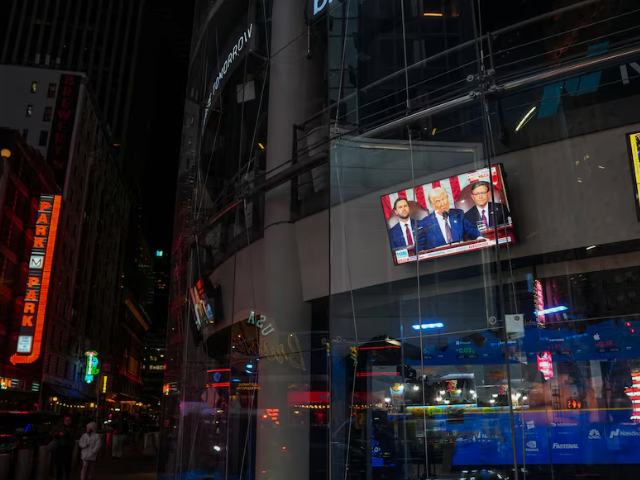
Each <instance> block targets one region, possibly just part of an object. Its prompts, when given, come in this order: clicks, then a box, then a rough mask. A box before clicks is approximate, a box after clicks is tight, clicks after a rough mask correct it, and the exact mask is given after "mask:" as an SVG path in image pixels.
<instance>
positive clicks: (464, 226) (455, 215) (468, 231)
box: [418, 208, 481, 251]
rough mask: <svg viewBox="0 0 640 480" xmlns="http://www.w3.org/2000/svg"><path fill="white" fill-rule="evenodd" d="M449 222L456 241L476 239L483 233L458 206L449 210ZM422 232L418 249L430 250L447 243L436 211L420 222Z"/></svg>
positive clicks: (419, 227) (419, 226)
mask: <svg viewBox="0 0 640 480" xmlns="http://www.w3.org/2000/svg"><path fill="white" fill-rule="evenodd" d="M449 224H450V225H451V236H452V237H453V241H454V242H460V241H463V240H475V239H476V238H478V237H480V236H481V234H480V232H479V231H478V228H477V227H476V225H475V224H473V223H471V222H469V220H467V219H466V218H465V216H464V212H463V211H462V210H459V209H457V208H452V209H451V210H449ZM418 229H419V232H420V236H419V241H418V251H422V250H430V249H432V248H437V247H441V246H443V245H446V244H447V241H446V240H445V238H444V236H443V235H442V230H440V225H439V224H438V219H437V218H436V214H435V212H432V213H431V214H430V215H429V216H427V217H425V218H424V219H422V220H421V221H420V222H418Z"/></svg>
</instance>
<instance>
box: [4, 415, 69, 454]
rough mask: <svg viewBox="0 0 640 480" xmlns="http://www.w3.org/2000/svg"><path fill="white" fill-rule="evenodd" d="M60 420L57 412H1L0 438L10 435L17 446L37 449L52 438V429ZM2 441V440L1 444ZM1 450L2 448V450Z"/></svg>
mask: <svg viewBox="0 0 640 480" xmlns="http://www.w3.org/2000/svg"><path fill="white" fill-rule="evenodd" d="M59 421H60V416H59V415H58V414H55V413H40V412H6V413H0V438H2V439H4V438H9V437H5V435H8V436H10V437H11V438H12V439H13V440H14V442H15V443H16V444H17V448H29V449H34V450H35V449H37V448H38V447H39V446H40V445H46V444H47V443H49V441H50V440H51V429H52V428H53V427H54V425H56V424H57V423H58V422H59ZM1 444H2V441H1V440H0V445H1ZM0 451H1V450H0Z"/></svg>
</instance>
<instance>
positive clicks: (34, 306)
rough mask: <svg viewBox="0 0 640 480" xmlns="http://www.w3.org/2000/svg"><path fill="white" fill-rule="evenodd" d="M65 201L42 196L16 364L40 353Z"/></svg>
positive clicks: (55, 196)
mask: <svg viewBox="0 0 640 480" xmlns="http://www.w3.org/2000/svg"><path fill="white" fill-rule="evenodd" d="M61 203H62V197H61V196H60V195H41V196H40V203H39V207H38V217H37V220H36V225H35V232H34V236H33V247H32V248H31V256H30V257H29V271H28V275H27V290H26V292H25V295H24V306H23V309H22V323H21V326H20V335H19V336H18V345H17V347H16V353H15V354H14V355H13V356H12V357H11V363H13V364H14V365H16V364H18V363H33V362H35V361H36V360H37V359H38V357H40V349H41V347H42V335H43V333H44V320H45V314H46V311H47V297H48V295H49V282H50V280H51V264H52V262H53V252H54V249H55V246H56V236H57V233H58V218H59V216H60V204H61Z"/></svg>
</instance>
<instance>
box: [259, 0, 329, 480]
mask: <svg viewBox="0 0 640 480" xmlns="http://www.w3.org/2000/svg"><path fill="white" fill-rule="evenodd" d="M305 4H306V2H304V1H300V0H274V1H273V11H272V23H271V29H270V34H271V45H270V48H271V63H270V67H269V75H270V77H269V118H268V132H267V171H270V170H273V169H274V168H277V167H279V166H282V165H284V164H286V163H287V162H288V161H289V160H291V153H292V145H293V143H292V142H293V125H294V124H300V123H302V122H303V121H304V120H305V119H306V118H308V117H309V116H310V115H311V114H312V113H315V112H317V111H318V110H319V109H320V107H321V106H322V98H323V97H322V96H323V92H322V90H321V88H322V85H323V84H322V83H321V82H322V70H320V72H318V67H317V65H318V64H319V65H320V66H321V67H322V63H321V62H323V57H322V54H321V52H318V53H317V55H316V57H315V58H313V59H311V60H309V59H307V58H305V53H306V51H307V26H306V24H305V23H304V18H305V11H304V10H305ZM297 37H298V38H297ZM295 38H297V40H294V39H295ZM290 197H291V184H290V183H287V184H285V185H283V186H281V187H279V188H277V189H275V190H272V191H270V192H268V193H267V195H266V199H265V200H266V204H265V232H264V240H263V241H264V255H263V262H264V272H265V277H264V278H265V285H264V291H265V299H266V300H265V303H266V305H265V311H264V312H261V313H264V315H265V316H266V317H267V318H266V320H265V321H264V324H263V327H264V326H267V327H268V325H269V324H271V325H272V327H273V328H274V331H273V332H271V333H268V335H264V334H261V336H260V337H261V351H260V355H261V358H260V361H259V362H258V369H259V376H258V379H259V380H258V382H259V386H260V390H259V392H258V409H259V410H258V415H257V428H256V459H257V460H256V464H255V468H256V480H276V479H277V480H280V479H289V478H296V479H300V480H305V479H307V478H309V475H310V473H309V449H310V443H309V440H310V432H309V430H308V428H307V429H303V428H300V427H297V428H292V426H291V425H290V424H289V420H288V417H289V411H288V410H289V407H288V404H287V386H288V385H289V384H290V383H298V384H301V383H310V365H309V364H308V357H307V359H306V363H305V362H304V361H303V360H302V354H300V353H298V351H299V350H302V351H303V352H308V351H309V349H310V345H309V344H308V343H309V342H308V332H309V330H310V325H311V309H310V307H309V305H307V304H306V303H305V302H303V300H302V278H301V272H300V261H299V258H298V246H297V241H296V230H295V225H294V224H292V223H290V219H291V198H290ZM263 331H266V332H268V331H269V330H268V329H266V330H263ZM292 334H293V335H292ZM296 339H297V340H296ZM281 345H282V347H280V346H281ZM298 345H299V346H298ZM292 351H293V352H292ZM267 357H270V359H269V358H267ZM303 364H304V365H303ZM265 409H279V414H278V419H277V421H278V422H279V424H276V420H275V419H274V418H273V417H269V418H267V419H264V418H263V416H264V414H265V413H266V412H265ZM306 413H307V412H304V414H306Z"/></svg>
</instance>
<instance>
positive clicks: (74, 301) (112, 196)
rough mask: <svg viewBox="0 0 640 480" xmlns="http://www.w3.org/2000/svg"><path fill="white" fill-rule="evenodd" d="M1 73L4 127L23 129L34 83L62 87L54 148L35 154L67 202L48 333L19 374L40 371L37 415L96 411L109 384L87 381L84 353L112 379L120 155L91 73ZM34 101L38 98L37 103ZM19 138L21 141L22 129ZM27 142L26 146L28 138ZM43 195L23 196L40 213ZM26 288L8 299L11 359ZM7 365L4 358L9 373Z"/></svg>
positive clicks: (8, 69)
mask: <svg viewBox="0 0 640 480" xmlns="http://www.w3.org/2000/svg"><path fill="white" fill-rule="evenodd" d="M0 68H2V69H3V72H5V73H7V76H3V78H5V79H6V78H9V79H10V80H6V82H7V83H5V85H4V86H5V87H6V88H4V89H3V90H2V94H1V95H0V98H1V99H0V103H2V104H3V105H5V106H9V107H11V108H8V109H6V110H3V112H4V115H3V117H2V122H3V125H5V126H9V127H10V126H11V125H12V124H15V125H17V126H19V127H22V126H23V124H21V123H20V120H19V119H18V117H20V113H19V112H18V107H17V106H18V104H19V103H20V102H19V101H18V102H17V101H15V99H16V98H18V99H20V98H22V92H23V91H27V92H29V89H30V88H31V84H32V78H33V75H35V74H36V73H38V74H39V73H40V72H44V73H45V74H46V75H45V76H42V77H38V78H46V81H45V82H44V83H45V84H47V85H53V86H54V87H55V88H51V91H53V92H55V96H54V98H53V99H52V100H51V101H52V102H53V105H54V107H53V109H52V111H51V118H50V119H49V122H48V124H47V125H46V126H45V127H43V128H48V129H49V135H48V137H49V143H48V145H46V148H45V146H44V145H42V146H34V148H39V147H42V148H39V150H40V151H42V150H44V154H45V155H46V156H45V157H44V158H43V157H42V156H40V158H41V161H42V162H45V163H44V164H45V165H46V168H43V169H42V171H43V172H46V171H48V172H50V173H49V174H50V175H51V178H52V179H53V182H52V183H51V184H49V185H47V187H48V188H47V190H46V191H44V192H43V193H59V194H60V195H61V205H60V217H59V225H58V229H57V238H56V244H55V249H54V253H53V255H54V257H53V264H52V265H53V267H52V276H51V279H52V282H51V289H50V292H49V295H48V297H49V301H48V304H47V305H46V309H44V310H43V312H44V313H43V315H44V317H43V320H38V321H39V323H40V324H41V325H42V328H43V329H44V333H43V336H42V344H43V346H42V349H41V352H40V355H39V356H37V358H35V359H33V360H30V361H29V363H25V364H22V365H20V364H18V365H16V366H15V368H22V369H23V370H25V371H29V372H37V375H36V376H37V377H38V378H39V379H40V382H41V388H40V391H39V399H37V400H36V402H35V404H36V405H39V407H40V408H42V409H50V410H62V409H63V408H68V407H81V406H84V407H86V408H89V405H90V404H91V403H93V404H94V405H95V403H99V402H98V393H99V392H98V381H99V380H101V379H102V377H98V378H94V379H92V380H91V381H87V357H86V356H85V352H88V351H95V352H98V353H99V356H98V360H99V361H100V362H103V363H102V371H103V372H105V376H108V372H109V370H110V368H111V358H110V356H111V353H112V352H113V351H114V344H113V342H114V336H115V332H116V328H117V325H118V313H119V305H120V302H121V301H123V300H122V289H121V288H120V278H121V275H122V265H123V261H124V252H125V248H124V247H125V241H126V235H127V225H128V215H129V210H130V201H129V193H128V190H127V187H126V186H125V184H124V182H123V180H122V178H121V173H120V171H119V169H118V166H117V151H116V149H115V147H114V146H113V143H112V141H111V139H110V137H109V135H108V133H107V131H106V129H105V127H104V123H103V121H102V118H101V116H100V113H99V111H98V109H97V107H96V104H97V101H96V99H95V96H94V95H93V91H92V89H91V88H90V87H89V85H88V79H87V77H86V76H85V75H84V74H82V73H77V72H61V71H54V70H42V69H31V68H26V67H15V66H2V67H0ZM18 80H22V81H23V82H22V84H19V82H18ZM37 93H38V90H37V89H36V93H35V94H34V95H37ZM43 98H44V96H43ZM43 101H45V102H46V101H48V100H43ZM35 105H38V106H40V107H44V108H47V107H46V106H45V105H43V104H42V102H40V101H34V108H35ZM13 107H16V108H13ZM19 110H20V111H23V110H24V109H23V108H19ZM22 113H24V112H22ZM39 114H40V113H39ZM38 120H39V121H40V119H38ZM45 123H46V122H45ZM19 132H20V134H21V135H22V137H23V141H24V140H25V132H24V129H21V130H19ZM26 137H27V139H26V142H29V136H28V135H26ZM39 154H40V153H39ZM40 189H41V188H40V187H37V185H36V186H34V187H33V188H32V187H27V189H26V190H25V189H23V190H22V192H23V194H24V195H25V196H26V198H27V199H28V200H29V202H30V203H31V204H32V205H33V208H36V207H37V199H38V198H39V195H40ZM28 213H29V212H21V214H20V216H19V218H20V219H21V220H22V221H23V222H25V223H26V222H29V221H33V219H30V217H28ZM34 226H35V225H34ZM30 228H33V227H30ZM16 241H17V237H16ZM23 241H24V242H25V243H24V245H23V246H22V248H24V249H26V250H25V252H28V251H29V249H30V248H31V245H32V244H33V242H34V240H33V237H27V238H25V239H24V240H23ZM24 255H28V253H24ZM22 258H26V257H24V256H23V257H22ZM23 261H24V260H23ZM24 274H25V275H26V271H25V272H24ZM25 278H26V277H25ZM24 282H26V279H25V280H24ZM25 286H26V283H25V284H24V285H21V286H16V289H15V291H14V296H13V298H12V299H11V302H12V304H13V305H14V307H13V309H15V312H16V314H15V315H14V316H13V321H14V328H13V329H12V330H11V333H10V336H11V346H10V348H9V352H11V351H13V352H15V351H16V342H17V341H18V336H19V335H18V333H19V330H20V329H19V325H20V324H19V319H20V316H18V313H19V309H20V307H21V306H23V302H24V300H21V295H22V298H24V295H25V294H24V288H25ZM21 289H22V290H21ZM23 308H26V307H23ZM15 322H18V323H15ZM8 360H9V358H8V357H7V364H10V362H9V361H8ZM54 399H55V400H54ZM94 400H95V401H94ZM56 402H57V403H56Z"/></svg>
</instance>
